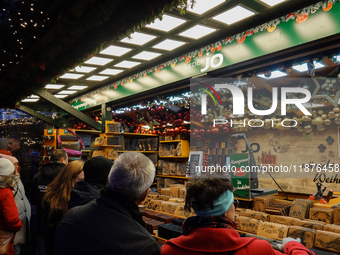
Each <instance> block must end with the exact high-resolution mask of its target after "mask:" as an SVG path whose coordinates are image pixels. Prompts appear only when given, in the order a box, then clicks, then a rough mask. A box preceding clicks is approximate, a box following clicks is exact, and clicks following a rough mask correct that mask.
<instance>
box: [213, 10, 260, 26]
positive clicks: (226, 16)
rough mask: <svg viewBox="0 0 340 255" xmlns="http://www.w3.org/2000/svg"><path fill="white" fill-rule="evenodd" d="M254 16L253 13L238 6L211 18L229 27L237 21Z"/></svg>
mask: <svg viewBox="0 0 340 255" xmlns="http://www.w3.org/2000/svg"><path fill="white" fill-rule="evenodd" d="M254 14H255V13H254V12H252V11H249V10H248V9H246V8H243V7H241V6H239V5H238V6H235V7H234V8H232V9H230V10H228V11H225V12H222V13H221V14H219V15H216V16H215V17H213V19H214V20H218V21H220V22H222V23H225V24H228V25H230V24H233V23H235V22H237V21H240V20H243V19H245V18H248V17H250V16H252V15H254Z"/></svg>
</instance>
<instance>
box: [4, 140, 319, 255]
mask: <svg viewBox="0 0 340 255" xmlns="http://www.w3.org/2000/svg"><path fill="white" fill-rule="evenodd" d="M9 141H10V140H9ZM15 141H16V140H13V143H11V144H10V142H9V143H8V148H10V146H11V149H12V151H11V152H12V155H17V152H16V151H15V149H14V150H13V148H17V147H13V146H17V144H15ZM19 148H20V146H19ZM17 149H18V148H17ZM9 154H10V153H5V154H1V153H0V208H1V210H0V231H2V232H0V233H3V232H4V233H7V232H8V233H9V237H8V239H7V240H4V241H1V240H2V239H1V240H0V251H1V249H2V248H6V249H7V250H6V252H5V253H0V254H7V255H9V254H10V255H14V254H20V245H22V244H24V243H25V242H26V240H27V239H29V238H31V237H30V229H32V224H36V233H37V237H36V254H39V255H41V254H48V255H50V254H56V255H68V254H70V255H71V254H72V255H74V254H82V255H83V254H101V255H102V254H104V255H105V254H117V255H118V254H122V255H123V254H131V255H156V254H163V255H174V254H176V255H182V254H183V255H184V254H186V255H190V254H221V255H222V254H235V255H243V254H254V255H257V254H259V255H260V254H261V255H267V254H268V255H269V254H270V255H271V254H275V255H278V254H282V253H281V252H284V254H292V255H304V254H310V255H312V254H314V253H313V252H312V251H311V250H309V249H307V248H306V247H304V246H303V245H302V244H301V243H300V242H299V240H295V239H292V238H285V239H283V242H282V244H283V245H282V247H281V252H280V251H277V250H274V249H273V248H272V246H271V245H270V244H269V243H268V242H267V241H264V240H258V239H256V238H245V237H240V235H239V234H238V232H237V231H236V230H235V229H236V228H237V224H236V223H235V209H236V208H237V205H238V204H237V201H236V200H234V196H233V185H232V182H230V181H229V180H227V179H221V178H202V179H198V180H192V181H191V182H190V183H189V185H188V187H187V196H186V203H185V207H186V209H188V210H191V209H193V210H194V211H195V213H196V215H197V216H194V217H189V218H187V219H186V220H185V222H184V223H183V227H182V228H183V234H182V235H181V236H180V237H178V238H174V239H170V240H168V241H167V242H166V243H165V244H164V245H163V246H162V247H161V246H160V244H159V243H158V242H157V241H156V239H155V238H154V237H152V236H151V235H150V233H149V232H148V231H147V230H146V229H145V223H144V221H143V218H142V214H141V213H140V211H139V208H138V206H139V205H140V204H141V203H142V202H143V201H144V199H145V198H146V196H147V195H148V193H149V191H150V186H151V185H152V183H153V181H154V178H155V166H154V164H153V163H152V161H151V160H150V159H149V158H148V157H146V156H145V155H143V154H142V153H138V152H125V153H122V154H121V155H120V156H119V157H118V158H117V159H116V160H115V163H114V164H113V162H112V161H111V160H109V159H108V158H105V157H102V156H97V157H92V158H90V159H89V160H87V161H85V162H83V161H80V160H75V161H72V162H68V156H67V154H66V153H65V151H64V150H62V149H56V150H54V151H53V153H52V155H51V162H50V163H47V164H45V165H44V166H43V167H42V169H41V170H40V171H39V172H38V173H36V174H35V175H34V177H33V176H32V179H31V180H29V178H28V176H29V175H30V174H28V173H26V174H25V175H24V176H23V177H22V176H20V174H23V172H21V171H20V169H19V168H21V167H23V168H21V170H22V169H24V168H25V167H26V169H27V165H26V166H25V165H24V164H20V160H22V157H15V156H11V155H9ZM25 164H26V163H25ZM19 173H20V174H19ZM22 180H24V181H22ZM25 184H26V185H28V187H26V186H25ZM27 197H28V199H27ZM31 205H32V207H31ZM31 208H33V209H34V210H35V211H36V222H34V221H32V220H31ZM0 237H1V235H0Z"/></svg>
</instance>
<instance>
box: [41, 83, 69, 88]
mask: <svg viewBox="0 0 340 255" xmlns="http://www.w3.org/2000/svg"><path fill="white" fill-rule="evenodd" d="M64 86H65V85H61V84H60V85H58V84H47V85H46V86H45V89H61V88H62V87H64Z"/></svg>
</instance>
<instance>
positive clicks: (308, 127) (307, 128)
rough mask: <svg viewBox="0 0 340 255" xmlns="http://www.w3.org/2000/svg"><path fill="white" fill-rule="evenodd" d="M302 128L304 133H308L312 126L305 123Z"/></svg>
mask: <svg viewBox="0 0 340 255" xmlns="http://www.w3.org/2000/svg"><path fill="white" fill-rule="evenodd" d="M303 130H304V131H305V132H306V133H310V132H312V131H313V128H312V126H311V125H307V126H305V127H304V128H303Z"/></svg>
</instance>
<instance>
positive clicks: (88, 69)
mask: <svg viewBox="0 0 340 255" xmlns="http://www.w3.org/2000/svg"><path fill="white" fill-rule="evenodd" d="M96 69H97V68H95V67H89V66H77V67H76V68H74V70H72V71H77V72H79V73H90V72H92V71H93V70H96ZM72 71H71V72H72Z"/></svg>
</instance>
